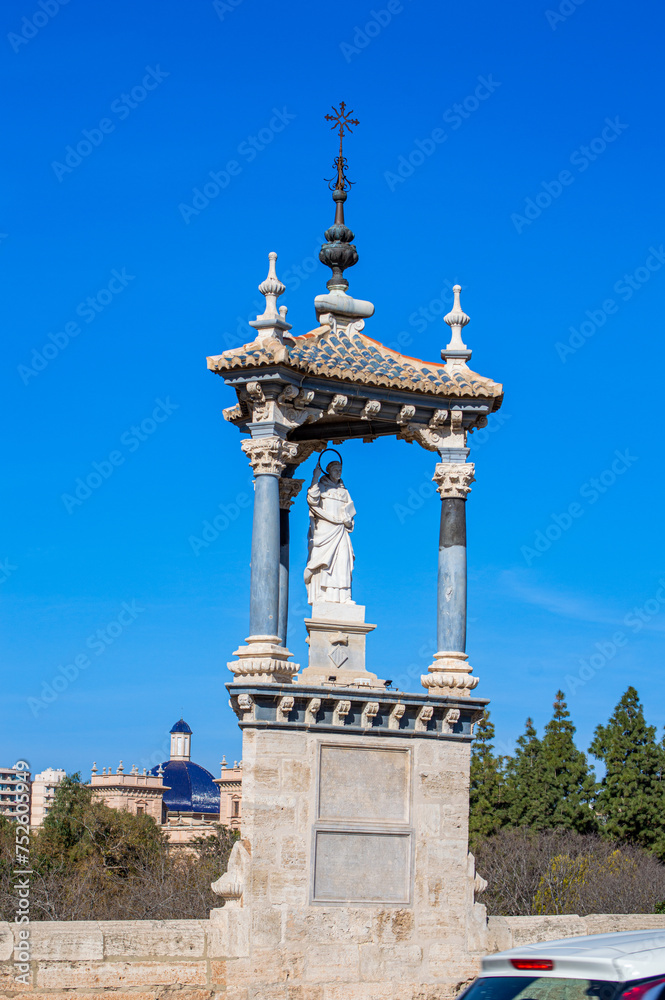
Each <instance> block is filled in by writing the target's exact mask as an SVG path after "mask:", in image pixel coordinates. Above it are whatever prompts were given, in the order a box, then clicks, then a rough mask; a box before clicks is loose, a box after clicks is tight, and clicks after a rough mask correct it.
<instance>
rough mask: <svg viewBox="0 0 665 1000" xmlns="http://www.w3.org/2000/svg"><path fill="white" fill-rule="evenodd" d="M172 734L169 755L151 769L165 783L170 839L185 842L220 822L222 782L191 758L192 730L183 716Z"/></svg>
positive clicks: (165, 813)
mask: <svg viewBox="0 0 665 1000" xmlns="http://www.w3.org/2000/svg"><path fill="white" fill-rule="evenodd" d="M170 735H171V755H170V759H169V760H165V761H164V762H163V763H162V764H158V765H157V766H156V767H153V768H152V769H151V771H150V773H151V774H153V775H159V776H160V777H161V779H162V781H163V783H164V785H165V786H166V790H165V791H164V796H163V799H162V824H163V826H164V828H165V832H166V833H167V835H168V837H169V840H171V841H172V842H174V843H186V842H187V841H188V840H191V839H192V837H195V836H199V837H200V836H205V835H206V833H209V832H211V831H210V830H208V829H207V828H208V827H209V826H210V825H211V824H212V823H219V818H220V817H219V799H220V795H219V786H218V785H216V784H215V779H214V778H213V776H212V774H211V773H210V771H206V769H205V767H201V765H200V764H195V763H194V762H193V761H192V759H191V756H192V730H191V729H190V727H189V726H188V725H187V723H186V722H185V720H184V719H178V721H177V722H176V724H175V725H174V726H173V728H172V729H171V734H170Z"/></svg>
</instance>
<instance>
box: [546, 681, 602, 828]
mask: <svg viewBox="0 0 665 1000" xmlns="http://www.w3.org/2000/svg"><path fill="white" fill-rule="evenodd" d="M553 707H554V715H553V717H552V719H551V720H550V722H548V723H547V725H546V727H545V734H544V736H543V741H542V744H541V753H542V766H543V773H544V780H545V803H546V804H545V814H544V816H543V821H544V823H545V825H546V828H549V829H556V828H562V829H564V830H575V831H576V832H577V833H591V832H593V831H594V830H595V828H596V821H595V814H594V812H593V809H592V803H593V799H594V792H595V781H594V778H593V776H592V774H591V772H590V770H589V765H588V764H587V759H586V755H585V754H583V753H582V751H581V750H578V748H577V747H576V746H575V743H574V742H573V736H574V735H575V726H574V725H573V723H572V722H571V721H570V712H569V711H568V707H567V705H566V702H565V700H564V693H563V691H557V693H556V701H555V702H554V706H553Z"/></svg>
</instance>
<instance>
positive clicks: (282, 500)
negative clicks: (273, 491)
mask: <svg viewBox="0 0 665 1000" xmlns="http://www.w3.org/2000/svg"><path fill="white" fill-rule="evenodd" d="M304 482H305V480H304V479H286V478H285V477H283V476H281V477H280V480H279V506H280V507H281V508H282V510H291V506H292V504H293V501H294V500H295V498H296V497H297V496H298V494H299V493H300V491H301V489H302V486H303V483H304Z"/></svg>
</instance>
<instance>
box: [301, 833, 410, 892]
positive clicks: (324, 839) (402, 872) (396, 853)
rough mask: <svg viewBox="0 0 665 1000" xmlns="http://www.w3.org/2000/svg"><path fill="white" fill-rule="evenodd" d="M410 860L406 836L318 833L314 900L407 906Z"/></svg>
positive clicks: (408, 842)
mask: <svg viewBox="0 0 665 1000" xmlns="http://www.w3.org/2000/svg"><path fill="white" fill-rule="evenodd" d="M410 860H411V837H410V835H409V834H397V833H345V832H343V831H334V832H333V831H330V830H319V831H318V833H317V835H316V853H315V864H314V899H315V900H319V901H322V902H323V901H337V902H341V901H344V900H349V901H351V902H360V903H373V902H381V903H408V902H409V901H410V900H409V887H410V881H411V875H410Z"/></svg>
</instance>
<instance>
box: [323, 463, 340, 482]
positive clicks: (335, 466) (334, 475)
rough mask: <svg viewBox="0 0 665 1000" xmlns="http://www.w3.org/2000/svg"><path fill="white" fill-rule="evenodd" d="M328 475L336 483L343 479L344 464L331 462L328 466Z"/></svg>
mask: <svg viewBox="0 0 665 1000" xmlns="http://www.w3.org/2000/svg"><path fill="white" fill-rule="evenodd" d="M326 475H327V476H330V478H331V479H333V480H334V481H335V482H336V483H338V482H339V481H340V479H341V478H342V463H341V462H329V463H328V465H327V466H326Z"/></svg>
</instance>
